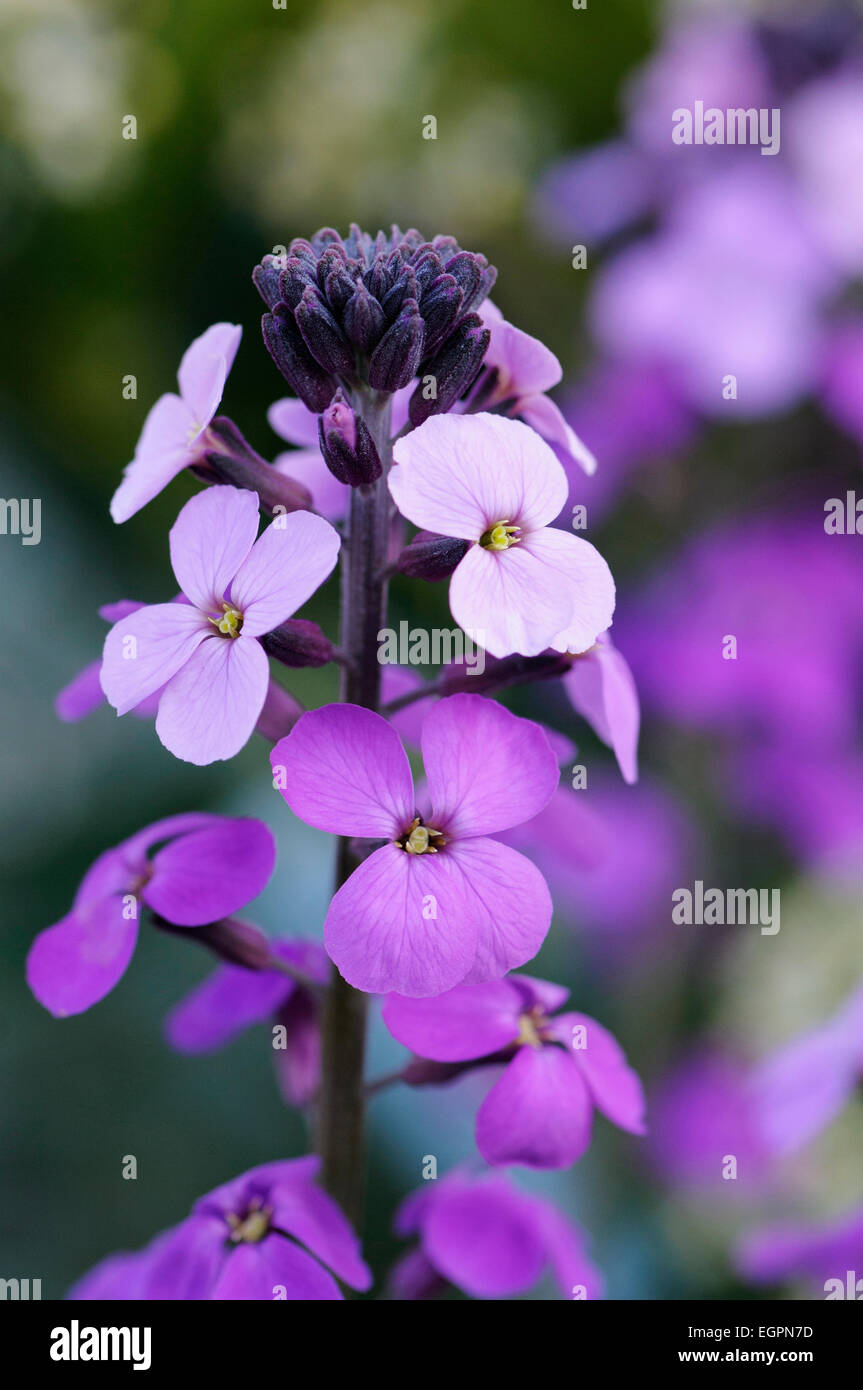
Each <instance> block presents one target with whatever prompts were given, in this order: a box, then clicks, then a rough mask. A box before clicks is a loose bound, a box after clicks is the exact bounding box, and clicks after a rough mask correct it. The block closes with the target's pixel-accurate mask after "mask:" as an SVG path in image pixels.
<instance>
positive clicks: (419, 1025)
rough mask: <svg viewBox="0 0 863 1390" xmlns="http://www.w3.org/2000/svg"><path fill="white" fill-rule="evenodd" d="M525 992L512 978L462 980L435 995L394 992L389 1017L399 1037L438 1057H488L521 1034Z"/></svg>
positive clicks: (424, 1053) (386, 1008)
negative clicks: (480, 982) (418, 996)
mask: <svg viewBox="0 0 863 1390" xmlns="http://www.w3.org/2000/svg"><path fill="white" fill-rule="evenodd" d="M521 1002H522V998H521V994H520V993H519V991H518V990H517V989H516V987H515V986H514V985H513V984H512V983H511V982H510V981H509V980H492V981H489V983H488V984H484V985H457V986H456V988H455V989H450V990H447V992H446V994H439V995H438V996H437V997H436V998H432V999H407V998H405V997H404V995H401V994H388V995H387V998H386V1000H385V1002H384V1007H383V1020H384V1023H385V1024H386V1025H387V1028H388V1029H389V1030H390V1032H391V1033H392V1035H393V1037H394V1038H395V1039H396V1040H397V1041H398V1042H400V1043H403V1044H404V1046H405V1047H409V1048H410V1049H411V1051H412V1052H415V1053H416V1054H417V1056H419V1057H428V1058H429V1060H430V1061H432V1062H464V1061H469V1060H471V1059H473V1058H476V1057H488V1056H489V1055H490V1054H491V1053H493V1052H499V1051H500V1050H501V1048H504V1047H508V1046H509V1044H510V1043H514V1042H515V1041H516V1038H517V1037H518V1018H519V1012H520V1007H521Z"/></svg>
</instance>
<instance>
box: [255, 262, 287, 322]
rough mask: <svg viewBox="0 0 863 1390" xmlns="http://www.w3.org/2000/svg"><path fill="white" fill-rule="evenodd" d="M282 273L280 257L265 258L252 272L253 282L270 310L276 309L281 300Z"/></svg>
mask: <svg viewBox="0 0 863 1390" xmlns="http://www.w3.org/2000/svg"><path fill="white" fill-rule="evenodd" d="M281 273H282V258H281V257H280V256H264V258H263V260H262V261H261V264H260V265H256V266H255V268H254V270H253V271H252V280H253V282H254V284H255V287H256V289H257V291H258V294H259V295H260V296H261V299H262V300H263V301H264V303H265V304H266V306H267V308H268V309H274V308H275V306H276V305H277V304H278V302H279V300H280V299H281V293H280V290H279V276H280V275H281Z"/></svg>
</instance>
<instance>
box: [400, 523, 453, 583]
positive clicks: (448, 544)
mask: <svg viewBox="0 0 863 1390" xmlns="http://www.w3.org/2000/svg"><path fill="white" fill-rule="evenodd" d="M469 549H470V541H463V540H459V539H458V538H457V537H455V536H438V535H435V533H434V532H433V531H420V532H419V534H418V535H416V536H414V538H413V540H412V541H411V543H410V545H406V546H405V548H404V550H403V551H402V553H401V555H400V556H399V558H398V559H397V561H396V568H397V569H398V571H399V573H400V574H406V575H408V576H409V577H410V578H411V579H428V580H431V581H432V582H433V583H434V582H436V581H437V580H439V579H449V577H450V575H451V574H452V572H453V570H454V569H455V567H456V565H457V564H458V563H459V561H460V560H463V559H464V557H465V555H466V554H467V552H468V550H469Z"/></svg>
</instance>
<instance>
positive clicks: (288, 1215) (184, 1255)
mask: <svg viewBox="0 0 863 1390" xmlns="http://www.w3.org/2000/svg"><path fill="white" fill-rule="evenodd" d="M319 1167H320V1160H319V1159H317V1158H316V1157H314V1156H309V1157H307V1158H294V1159H288V1160H286V1161H283V1162H278V1163H264V1164H262V1165H261V1166H260V1167H259V1168H252V1169H251V1170H250V1171H249V1172H248V1173H244V1174H243V1175H242V1176H241V1177H239V1178H235V1179H234V1180H233V1182H229V1183H225V1184H224V1186H223V1187H217V1188H216V1189H215V1191H213V1192H210V1193H208V1194H207V1195H206V1196H205V1197H201V1198H200V1200H199V1201H197V1202H196V1203H195V1205H194V1207H193V1209H192V1214H191V1216H188V1217H187V1218H186V1220H185V1221H181V1222H180V1224H179V1225H178V1226H174V1227H173V1228H172V1229H171V1230H169V1231H165V1232H163V1233H162V1235H159V1236H157V1237H156V1239H155V1240H154V1241H152V1242H151V1243H150V1245H148V1246H147V1247H146V1249H144V1250H141V1251H140V1252H138V1253H137V1254H122V1255H111V1256H109V1258H108V1259H106V1260H103V1261H102V1263H101V1264H99V1265H97V1266H96V1267H95V1269H93V1270H91V1271H90V1273H89V1274H86V1275H84V1277H83V1279H81V1280H79V1282H78V1283H77V1284H76V1285H75V1286H74V1288H73V1289H71V1290H70V1292H69V1298H71V1299H75V1300H79V1299H85V1300H99V1301H101V1300H104V1299H108V1300H110V1299H130V1298H131V1299H136V1300H142V1301H148V1302H150V1301H156V1300H166V1301H174V1300H182V1301H184V1302H185V1301H200V1300H209V1299H219V1300H228V1299H231V1300H234V1299H238V1300H239V1299H242V1300H246V1301H249V1300H253V1299H264V1300H267V1301H269V1302H272V1300H273V1299H287V1300H289V1301H293V1300H302V1301H307V1300H308V1301H314V1302H317V1301H320V1300H336V1299H340V1298H341V1297H342V1295H341V1292H340V1290H339V1287H338V1285H337V1283H336V1281H335V1279H334V1278H333V1274H335V1275H336V1276H337V1277H338V1278H339V1279H342V1280H343V1281H344V1282H345V1283H346V1284H350V1286H351V1287H352V1288H355V1289H367V1288H369V1286H370V1285H371V1282H372V1276H371V1272H370V1271H369V1269H368V1266H367V1265H366V1264H365V1262H364V1261H363V1259H362V1257H361V1254H360V1248H359V1242H358V1241H357V1238H356V1236H355V1235H354V1233H353V1231H352V1230H351V1228H350V1226H349V1225H348V1223H347V1221H346V1220H345V1218H344V1216H343V1215H342V1213H341V1211H340V1210H339V1208H338V1207H337V1206H336V1204H335V1202H333V1200H332V1199H331V1198H330V1197H328V1196H327V1194H326V1193H325V1192H322V1191H321V1189H320V1188H319V1187H318V1186H317V1185H316V1183H315V1181H314V1180H315V1177H316V1175H317V1172H318V1169H319ZM325 1266H327V1267H326V1268H325ZM330 1271H332V1273H330Z"/></svg>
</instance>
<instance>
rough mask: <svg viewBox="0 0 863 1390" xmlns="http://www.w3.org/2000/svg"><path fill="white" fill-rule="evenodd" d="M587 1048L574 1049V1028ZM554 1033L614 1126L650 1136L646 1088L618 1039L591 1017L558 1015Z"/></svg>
mask: <svg viewBox="0 0 863 1390" xmlns="http://www.w3.org/2000/svg"><path fill="white" fill-rule="evenodd" d="M576 1028H577V1029H579V1033H578V1035H577V1036H578V1040H579V1041H583V1042H584V1046H583V1047H581V1046H580V1047H574V1046H573V1042H574V1040H575V1038H576V1035H575V1034H574V1032H573V1030H574V1029H576ZM551 1031H552V1032H553V1034H554V1036H555V1037H556V1038H557V1040H558V1042H560V1043H561V1044H562V1046H563V1047H564V1048H565V1049H566V1050H567V1051H568V1052H569V1054H570V1056H571V1057H572V1059H573V1060H574V1061H575V1064H576V1066H577V1067H578V1069H579V1071H580V1072H581V1074H582V1076H583V1077H584V1080H585V1082H586V1084H587V1087H588V1090H589V1091H590V1095H591V1098H592V1100H593V1103H594V1105H595V1106H596V1108H597V1109H598V1110H601V1111H602V1113H603V1115H605V1116H606V1117H607V1118H608V1119H609V1120H611V1122H612V1124H615V1125H619V1126H620V1128H621V1129H626V1130H628V1131H629V1133H630V1134H646V1133H647V1127H646V1125H645V1123H644V1107H645V1100H644V1089H643V1087H642V1085H641V1081H640V1080H639V1078H638V1076H637V1075H636V1073H635V1072H634V1071H633V1070H632V1067H630V1065H629V1063H628V1062H627V1060H626V1056H625V1054H624V1051H623V1048H622V1047H621V1046H620V1043H619V1042H618V1041H617V1039H616V1038H615V1037H613V1036H612V1034H611V1033H609V1031H608V1029H607V1028H603V1026H602V1024H601V1023H597V1021H596V1019H595V1018H588V1016H587V1014H577V1013H566V1014H558V1015H557V1017H556V1018H553V1019H552V1020H551Z"/></svg>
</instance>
